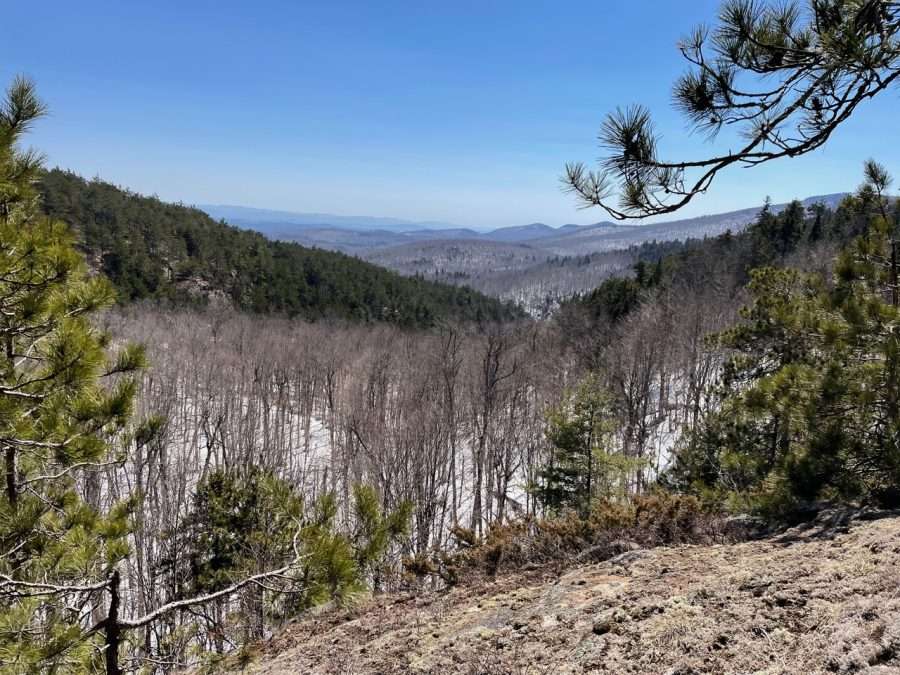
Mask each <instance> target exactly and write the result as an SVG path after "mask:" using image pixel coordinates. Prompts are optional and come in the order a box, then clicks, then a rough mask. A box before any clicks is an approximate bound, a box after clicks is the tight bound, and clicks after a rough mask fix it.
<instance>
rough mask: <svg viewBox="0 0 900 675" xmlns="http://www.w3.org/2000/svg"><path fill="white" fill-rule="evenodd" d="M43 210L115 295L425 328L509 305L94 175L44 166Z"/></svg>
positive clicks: (495, 316)
mask: <svg viewBox="0 0 900 675" xmlns="http://www.w3.org/2000/svg"><path fill="white" fill-rule="evenodd" d="M40 191H41V196H42V199H43V205H44V209H45V211H46V213H47V214H48V215H49V216H51V217H52V218H55V219H59V220H62V221H64V222H66V223H68V224H70V225H71V226H73V227H74V228H75V229H76V231H77V232H78V234H79V239H80V242H81V245H82V247H83V248H84V250H85V252H86V254H87V257H88V259H89V261H90V262H91V263H92V264H93V265H94V266H95V267H96V268H98V269H99V270H101V271H102V272H103V273H104V274H105V275H106V276H108V277H109V278H110V280H111V281H112V282H113V284H114V285H115V287H116V289H117V291H118V293H119V298H120V300H124V301H133V300H141V299H145V298H153V299H166V300H170V301H174V302H176V303H179V304H184V303H205V302H208V301H209V300H210V299H214V298H217V297H218V298H220V299H223V300H227V301H228V302H229V303H230V304H233V305H234V306H235V307H237V308H239V309H243V310H248V311H252V312H258V313H278V314H285V315H288V316H301V317H303V318H306V319H318V318H322V317H329V318H331V317H334V318H346V319H352V320H361V321H387V322H391V323H396V324H400V325H405V326H419V327H427V326H432V325H434V323H435V322H436V321H439V320H442V319H459V320H485V321H501V320H508V319H512V318H515V317H517V316H520V312H519V311H518V310H517V309H516V308H515V307H513V306H512V305H511V304H504V303H501V302H500V301H498V300H495V299H492V298H488V297H487V296H485V295H482V294H480V293H477V292H475V291H473V290H471V289H469V288H464V287H463V288H460V287H456V286H450V285H445V284H440V283H434V282H429V281H425V280H422V279H416V278H406V277H402V276H400V275H399V274H396V273H394V272H390V271H388V270H384V269H382V268H379V267H377V266H375V265H372V264H369V263H366V262H363V261H361V260H358V259H356V258H352V257H350V256H347V255H343V254H340V253H334V252H331V251H323V250H319V249H311V248H306V247H303V246H300V245H298V244H294V243H285V242H274V241H270V240H268V239H266V238H265V237H263V236H262V235H260V234H258V233H256V232H252V231H249V230H241V229H238V228H235V227H231V226H229V225H227V224H225V223H224V222H216V221H215V220H213V219H212V218H210V217H209V216H208V215H206V214H205V213H203V212H202V211H199V210H198V209H194V208H190V207H186V206H183V205H180V204H167V203H165V202H163V201H161V200H159V199H157V198H155V197H144V196H141V195H138V194H135V193H133V192H130V191H127V190H124V189H122V188H119V187H116V186H115V185H111V184H109V183H105V182H102V181H99V180H92V181H87V180H85V179H83V178H81V177H80V176H77V175H75V174H73V173H70V172H66V171H61V170H59V169H54V170H52V171H49V172H47V173H46V174H45V175H44V176H43V177H42V180H41V182H40Z"/></svg>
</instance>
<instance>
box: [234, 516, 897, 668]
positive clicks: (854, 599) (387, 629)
mask: <svg viewBox="0 0 900 675" xmlns="http://www.w3.org/2000/svg"><path fill="white" fill-rule="evenodd" d="M846 515H847V514H846V513H843V512H837V513H834V512H832V513H830V514H825V517H822V518H820V520H819V521H818V522H817V523H814V524H812V525H809V526H805V527H800V528H795V529H794V530H789V531H788V532H786V533H784V534H782V535H780V536H776V537H773V538H769V539H765V540H760V541H752V542H747V543H741V544H731V545H714V546H686V547H680V548H659V549H654V550H650V551H634V552H629V553H625V554H622V555H621V556H618V557H617V558H614V559H612V560H610V561H607V562H603V563H599V564H595V565H589V566H582V567H577V568H575V569H570V570H569V571H566V572H564V573H562V574H560V575H555V574H552V573H551V572H547V571H541V570H533V571H530V572H528V571H525V572H522V573H521V574H519V575H517V576H510V577H505V578H499V579H497V580H494V581H491V582H486V583H484V584H483V585H481V586H474V587H462V588H456V589H454V590H452V591H450V592H449V593H446V594H437V595H419V596H416V595H407V596H402V597H381V598H378V599H377V600H373V601H370V602H368V603H365V604H363V605H362V606H360V607H359V608H357V609H355V610H351V611H345V612H331V613H328V612H326V613H322V614H320V615H319V616H317V617H314V618H311V619H307V620H304V621H301V622H299V623H297V624H295V625H293V626H291V627H289V628H288V629H287V630H286V631H285V632H283V633H282V634H280V635H278V636H276V637H275V638H274V639H272V640H271V641H269V642H268V643H266V644H265V645H263V646H262V647H261V648H260V649H259V651H258V652H257V655H256V656H255V658H254V660H253V661H252V662H251V663H250V664H249V666H247V668H246V670H244V671H242V672H245V673H254V674H257V675H263V674H265V675H281V674H287V673H300V672H302V673H323V674H324V673H353V674H354V675H355V674H362V673H379V674H386V673H434V674H437V673H441V674H443V673H466V674H471V675H474V674H476V673H479V674H485V675H494V674H495V675H500V674H501V673H512V674H522V675H524V674H526V673H535V674H538V673H541V674H543V673H682V674H686V673H751V672H753V673H826V672H828V673H869V674H871V675H875V674H876V673H883V674H886V673H895V672H900V671H898V669H900V517H897V516H896V515H892V516H885V517H881V518H878V519H874V518H875V517H876V516H877V515H879V514H870V515H869V516H868V518H873V519H872V520H857V521H855V522H852V523H850V524H848V523H847V520H846Z"/></svg>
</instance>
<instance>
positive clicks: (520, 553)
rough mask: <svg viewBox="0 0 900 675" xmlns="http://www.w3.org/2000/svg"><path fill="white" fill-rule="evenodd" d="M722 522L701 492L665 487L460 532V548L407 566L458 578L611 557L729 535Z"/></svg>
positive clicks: (449, 579) (453, 580)
mask: <svg viewBox="0 0 900 675" xmlns="http://www.w3.org/2000/svg"><path fill="white" fill-rule="evenodd" d="M723 523H724V517H723V514H721V513H719V512H717V511H715V510H712V509H711V508H709V507H706V506H704V505H703V504H702V503H701V502H700V501H699V500H698V499H696V498H695V497H692V496H684V495H677V494H672V493H668V492H663V491H658V492H653V493H651V494H648V495H641V496H637V497H634V498H633V499H631V500H630V501H628V502H612V501H607V500H603V501H598V502H596V503H595V504H594V505H593V507H592V509H591V511H590V512H589V513H588V515H587V516H586V517H581V516H579V515H578V514H577V513H576V512H574V511H569V512H567V513H565V514H563V515H560V516H557V517H554V518H548V519H535V518H526V519H522V520H518V521H515V522H511V523H504V524H501V525H495V526H494V527H492V528H491V529H490V531H489V532H488V533H487V535H486V536H485V537H484V539H482V540H480V541H479V540H477V539H476V538H474V536H461V537H458V540H459V543H458V546H459V547H458V549H457V550H456V551H453V552H444V553H441V554H440V555H438V556H434V557H430V558H427V557H422V556H419V557H417V558H415V559H408V560H407V561H406V563H405V566H406V570H407V572H408V573H410V574H413V575H415V576H420V577H422V576H437V577H440V578H441V579H442V580H443V581H444V582H445V583H447V584H448V585H452V584H453V583H456V582H457V581H459V580H464V579H466V578H477V577H479V576H485V575H486V576H494V575H496V574H498V573H501V572H507V571H512V570H517V569H522V568H526V567H529V566H544V565H550V564H561V565H565V564H569V563H572V562H577V561H584V560H592V561H602V560H608V559H609V558H611V557H613V556H615V555H618V554H619V553H623V552H625V551H627V550H631V549H634V548H653V547H655V546H665V545H673V544H706V543H711V542H714V541H723V540H725V539H726V538H727V536H728V535H726V533H725V532H726V531H725V528H724V527H723ZM461 534H466V535H468V534H470V533H468V532H465V533H461Z"/></svg>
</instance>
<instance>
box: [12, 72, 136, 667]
mask: <svg viewBox="0 0 900 675" xmlns="http://www.w3.org/2000/svg"><path fill="white" fill-rule="evenodd" d="M44 111H45V108H44V105H43V104H42V103H41V101H40V100H39V99H38V98H37V96H36V95H35V91H34V87H33V85H32V84H31V83H30V82H29V81H27V80H25V79H22V78H17V79H15V80H14V81H13V83H12V85H11V86H10V87H9V89H8V91H7V93H6V97H5V99H4V100H3V102H2V104H0V348H2V355H0V364H2V365H0V450H2V458H3V459H2V461H3V475H4V489H3V494H2V497H0V668H3V669H4V670H5V671H8V672H38V671H42V670H47V671H53V670H66V671H84V670H87V669H88V668H89V667H90V666H89V664H90V663H91V662H92V660H93V659H95V658H96V654H97V652H96V646H97V644H96V642H97V641H98V638H96V637H91V634H97V633H101V632H102V631H103V628H104V626H101V625H98V626H94V630H93V631H92V630H91V627H90V625H89V620H90V619H91V617H92V614H94V613H96V612H102V605H103V603H104V598H105V593H106V588H107V585H108V583H109V579H108V577H109V575H111V574H112V573H113V570H114V568H115V565H116V563H117V562H119V561H120V560H121V559H122V558H123V557H124V556H125V555H126V554H127V552H128V546H127V543H126V540H125V537H126V535H127V531H128V524H127V513H128V505H127V504H120V505H116V506H114V507H113V508H111V509H108V510H106V511H101V510H100V508H99V507H98V504H97V503H96V502H97V501H98V500H90V501H89V500H87V499H85V497H84V495H83V489H82V488H83V487H84V485H85V483H86V479H85V476H86V475H89V474H90V473H91V472H92V471H97V470H99V469H101V468H102V467H103V465H104V464H105V463H108V462H113V461H115V460H116V458H115V457H113V456H111V453H110V444H109V442H108V441H109V439H110V438H111V437H113V436H115V435H116V434H118V433H120V432H121V431H122V430H123V429H124V427H125V425H126V424H127V423H128V421H129V418H130V415H131V411H132V399H133V396H134V390H135V384H134V380H133V379H132V377H131V376H130V373H133V372H134V371H135V370H136V369H137V368H139V367H140V366H141V365H142V362H143V359H142V353H141V350H140V349H138V348H135V347H131V346H128V347H125V348H123V349H122V350H120V351H119V352H118V353H116V354H110V353H109V338H108V337H107V336H106V335H104V334H103V333H101V332H99V331H98V330H97V329H96V328H94V326H92V324H91V323H90V321H89V316H90V314H91V313H92V312H95V311H97V310H98V309H100V308H102V307H104V306H106V305H108V304H109V303H110V302H111V301H112V300H113V293H112V289H111V287H110V285H109V284H108V283H107V282H106V281H104V280H103V279H100V278H96V277H93V278H92V277H89V276H88V275H87V274H86V268H85V264H84V261H83V260H82V258H81V256H80V255H79V254H78V252H77V251H76V250H75V247H74V241H73V236H72V233H71V232H70V231H69V229H68V228H67V227H66V226H64V225H63V224H61V223H59V222H54V221H52V220H49V219H47V218H46V217H43V216H42V215H41V214H40V210H39V205H38V203H37V198H36V193H35V188H34V183H35V180H36V179H37V178H38V176H39V174H40V170H41V158H40V156H39V155H37V154H36V153H34V152H33V151H29V150H22V149H20V147H19V142H20V140H21V138H22V135H23V134H24V133H25V132H26V131H27V130H28V128H29V127H30V125H31V123H32V122H33V121H34V120H36V119H37V118H39V117H40V116H41V115H42V114H43V113H44Z"/></svg>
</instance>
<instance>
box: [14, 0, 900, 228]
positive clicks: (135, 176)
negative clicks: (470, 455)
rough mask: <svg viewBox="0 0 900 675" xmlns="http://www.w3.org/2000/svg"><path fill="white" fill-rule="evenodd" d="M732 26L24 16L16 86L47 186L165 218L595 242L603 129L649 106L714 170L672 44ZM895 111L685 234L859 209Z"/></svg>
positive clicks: (756, 186) (442, 9) (311, 14)
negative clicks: (255, 211) (752, 216)
mask: <svg viewBox="0 0 900 675" xmlns="http://www.w3.org/2000/svg"><path fill="white" fill-rule="evenodd" d="M718 4H719V3H718V0H694V1H692V2H688V3H686V2H683V1H677V2H676V1H671V2H668V1H658V2H657V1H654V2H630V3H621V2H611V1H599V0H595V1H594V2H588V3H576V4H570V5H568V6H566V5H563V4H561V3H557V2H528V1H519V2H490V1H487V0H483V1H481V2H468V1H461V2H441V3H438V2H428V1H426V2H405V1H404V2H376V1H370V2H341V1H339V0H332V1H331V2H324V1H323V2H316V3H312V2H302V1H300V2H296V1H295V2H275V1H264V0H262V1H258V2H249V1H244V2H227V1H223V2H187V1H183V2H171V1H168V0H157V1H154V2H152V3H151V2H122V1H121V0H119V1H118V2H95V1H91V0H80V1H79V2H71V1H67V2H62V1H59V0H46V1H45V2H41V3H23V2H20V3H13V4H12V5H11V6H9V7H6V8H5V9H4V18H5V21H6V24H7V26H15V29H14V30H9V29H8V30H7V31H5V35H4V40H3V41H2V43H0V64H2V65H0V76H2V78H3V81H9V79H10V78H11V77H12V76H13V75H14V74H16V73H25V74H27V75H30V76H31V77H33V78H34V79H35V80H36V81H37V83H38V86H39V89H40V91H41V93H42V96H43V97H44V98H45V99H46V101H47V102H48V104H49V105H50V108H51V111H52V115H51V116H50V117H49V118H47V119H45V120H44V121H42V122H41V123H40V125H39V126H38V127H37V128H36V129H35V132H34V133H33V134H32V136H31V139H30V143H31V144H32V145H34V146H35V147H37V148H39V149H41V150H43V151H44V152H45V153H46V154H47V156H48V157H49V160H50V164H51V165H60V166H62V167H65V168H70V169H73V170H75V171H77V172H79V173H81V174H84V175H86V176H89V177H90V176H97V175H99V176H100V177H102V178H104V179H106V180H110V181H112V182H114V183H117V184H121V185H125V186H127V187H130V188H132V189H134V190H136V191H138V192H143V193H148V194H158V195H159V196H160V197H162V198H163V199H169V200H180V201H184V202H188V203H227V204H242V205H247V206H256V207H264V208H275V209H286V210H294V211H317V212H330V213H338V214H346V215H356V214H364V215H374V216H392V217H398V218H407V219H413V220H443V221H449V222H453V223H459V224H463V225H469V226H503V225H515V224H523V223H528V222H533V221H543V222H547V223H549V224H551V225H561V224H563V223H566V222H578V223H588V222H595V221H598V220H602V219H604V214H602V213H601V212H599V211H596V210H593V211H590V210H589V211H580V210H578V209H576V208H575V204H574V202H573V200H572V199H571V198H570V197H569V196H567V195H564V194H563V193H562V192H561V191H560V188H559V182H558V179H559V176H560V174H561V172H562V169H563V166H564V164H565V162H566V161H568V160H587V161H590V160H593V159H595V158H596V157H597V156H598V155H599V150H598V148H597V146H596V142H595V138H596V134H597V130H598V128H599V125H600V123H601V122H602V119H603V116H604V114H605V113H606V112H608V111H610V110H612V109H614V108H615V107H616V106H619V105H621V106H625V105H629V104H632V103H642V104H645V105H647V106H649V107H650V108H651V109H652V110H653V111H654V115H655V117H656V120H657V127H658V131H659V132H660V133H661V134H662V137H663V140H662V143H661V147H662V149H663V151H664V152H666V153H667V154H669V155H670V156H679V155H684V154H687V155H690V156H693V155H698V154H701V153H702V152H704V150H706V149H707V144H706V143H705V142H704V141H703V139H702V138H700V137H695V136H690V135H688V133H687V128H686V125H685V123H684V121H683V120H682V119H681V118H680V117H679V116H678V114H677V113H675V112H674V111H673V110H672V108H671V105H670V102H669V91H670V87H671V84H672V81H673V80H674V78H675V77H676V76H677V75H678V74H679V73H680V72H681V71H682V69H683V67H684V66H683V63H682V62H681V61H680V57H679V56H678V53H677V51H676V49H675V43H676V42H677V40H678V38H679V37H681V36H682V35H684V34H685V33H686V32H687V31H689V30H690V29H691V28H692V27H693V26H694V25H695V24H696V23H698V22H702V21H710V20H712V19H713V17H714V16H715V12H716V9H717V8H718ZM897 97H898V92H897V91H891V92H887V93H886V94H884V95H883V98H882V100H880V101H875V102H872V103H869V104H867V105H865V106H864V107H863V108H862V109H861V110H860V113H859V115H858V116H857V117H856V118H855V119H853V120H852V121H851V122H850V123H849V124H847V126H845V127H844V128H842V129H841V130H840V131H839V132H838V134H837V135H836V136H835V137H834V138H833V139H832V141H831V143H830V144H829V145H828V147H826V148H824V149H823V150H820V151H818V152H817V153H815V154H813V155H810V156H808V157H806V158H803V159H799V160H792V161H786V162H781V163H778V164H773V165H770V166H766V167H760V168H757V169H754V170H741V169H737V170H732V171H731V172H730V173H729V174H726V175H724V176H723V177H722V178H721V179H720V180H719V181H718V182H717V183H716V184H715V185H714V187H713V189H712V190H711V192H710V193H709V194H708V195H706V196H704V197H702V198H700V199H698V200H697V201H696V202H695V203H694V204H692V205H691V206H690V207H689V208H688V209H686V210H685V211H684V212H683V214H684V215H685V216H690V215H697V214H701V213H711V212H717V211H723V210H728V209H732V208H741V207H746V206H754V205H756V204H759V203H761V202H762V200H763V199H764V197H765V196H766V195H770V196H771V197H772V198H773V199H774V200H776V201H783V200H787V199H790V198H792V197H795V196H796V197H805V196H809V195H812V194H822V193H828V192H837V191H842V190H845V189H850V188H853V187H854V186H855V185H856V184H857V183H858V182H859V176H860V168H861V164H862V161H863V160H864V159H866V158H868V157H870V156H874V157H876V158H878V159H880V160H881V161H883V162H884V163H885V164H886V165H887V166H888V167H889V168H890V169H891V170H892V171H893V172H894V173H895V174H900V157H898V152H897V151H898V149H900V127H898V125H897V123H896V122H897V112H898V110H900V107H898V99H897ZM726 140H727V139H726ZM723 145H727V143H723ZM679 158H680V157H679Z"/></svg>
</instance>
